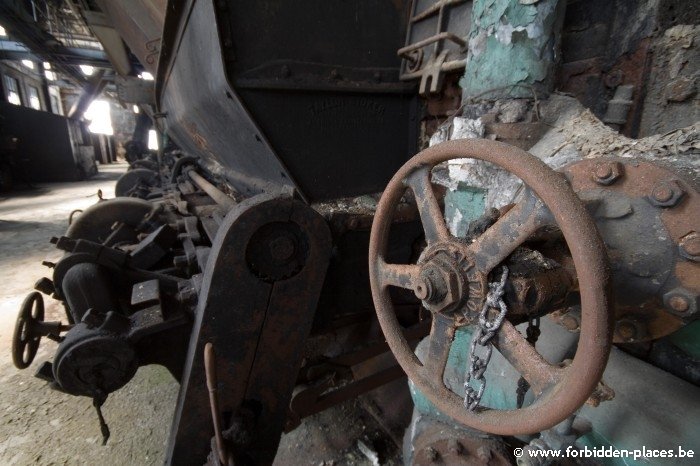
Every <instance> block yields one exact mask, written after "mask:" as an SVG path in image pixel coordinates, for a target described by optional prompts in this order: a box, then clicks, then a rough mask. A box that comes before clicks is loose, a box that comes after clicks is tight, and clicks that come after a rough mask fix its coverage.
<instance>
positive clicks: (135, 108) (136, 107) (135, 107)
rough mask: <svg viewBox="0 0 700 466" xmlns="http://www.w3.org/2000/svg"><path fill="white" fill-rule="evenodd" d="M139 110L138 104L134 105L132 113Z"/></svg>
mask: <svg viewBox="0 0 700 466" xmlns="http://www.w3.org/2000/svg"><path fill="white" fill-rule="evenodd" d="M140 111H141V110H139V106H138V105H134V113H139V112H140Z"/></svg>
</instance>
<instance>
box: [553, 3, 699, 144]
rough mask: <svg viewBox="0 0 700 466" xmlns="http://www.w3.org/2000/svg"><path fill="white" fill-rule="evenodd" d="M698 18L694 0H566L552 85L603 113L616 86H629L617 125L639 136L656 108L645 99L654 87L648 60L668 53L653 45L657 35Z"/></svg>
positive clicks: (697, 8) (599, 113)
mask: <svg viewBox="0 0 700 466" xmlns="http://www.w3.org/2000/svg"><path fill="white" fill-rule="evenodd" d="M699 21H700V2H697V1H688V0H639V1H631V0H569V1H568V2H567V9H566V16H565V21H564V29H563V33H562V54H561V55H562V65H561V67H560V71H559V76H558V78H557V89H558V90H560V91H564V92H567V93H570V94H573V95H574V96H575V97H576V98H578V99H579V100H580V101H581V103H582V104H583V105H585V106H586V107H588V108H590V109H591V111H592V112H593V113H594V114H595V115H596V116H597V117H598V118H603V117H604V115H605V114H606V110H607V109H608V105H609V102H610V100H611V99H612V98H613V96H614V95H615V90H616V89H617V87H618V86H621V85H629V86H633V95H632V103H631V106H630V110H629V113H628V116H627V122H626V123H625V124H624V125H622V127H621V128H620V131H621V132H622V133H623V134H625V135H627V136H632V137H640V136H642V133H644V128H642V126H644V125H643V124H642V120H643V119H645V118H646V119H648V117H649V115H648V113H649V112H658V108H647V105H646V103H645V101H648V100H649V96H648V94H650V93H651V94H653V93H655V92H657V91H658V89H657V88H655V87H653V86H650V83H649V80H650V76H652V74H653V69H652V68H653V63H654V62H656V61H658V57H657V55H659V54H664V53H668V51H667V50H666V49H664V47H659V46H658V41H659V39H660V38H663V36H664V34H665V32H666V31H667V30H668V29H669V28H671V27H674V26H678V25H697V24H698V22H699ZM652 97H653V96H652ZM657 97H659V98H661V97H663V96H657ZM646 126H648V125H646Z"/></svg>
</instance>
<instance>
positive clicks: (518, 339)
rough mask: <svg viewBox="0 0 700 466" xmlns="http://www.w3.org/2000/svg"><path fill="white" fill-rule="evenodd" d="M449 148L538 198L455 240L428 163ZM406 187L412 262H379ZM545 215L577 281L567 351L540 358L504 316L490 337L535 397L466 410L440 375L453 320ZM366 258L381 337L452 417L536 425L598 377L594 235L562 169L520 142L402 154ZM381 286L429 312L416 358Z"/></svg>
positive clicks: (477, 300) (598, 264)
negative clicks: (575, 317)
mask: <svg viewBox="0 0 700 466" xmlns="http://www.w3.org/2000/svg"><path fill="white" fill-rule="evenodd" d="M455 158H473V159H479V160H484V161H487V162H491V163H493V164H495V165H498V166H500V167H501V168H503V169H505V170H508V171H509V172H511V173H513V174H514V175H516V176H518V177H519V178H520V179H521V180H522V181H523V182H524V183H525V184H526V185H527V186H528V187H529V189H530V190H532V191H533V192H534V193H535V194H537V196H539V199H537V197H535V196H532V195H530V196H526V197H525V200H524V201H522V202H520V203H519V204H517V205H515V206H514V207H512V208H511V209H510V210H509V211H507V212H506V213H505V214H504V215H503V216H502V217H501V218H500V219H499V220H498V221H497V222H496V223H495V224H493V225H492V226H491V227H490V228H488V229H487V230H486V231H485V232H484V233H483V234H482V235H481V236H479V237H478V238H477V239H476V240H475V241H474V242H473V243H471V244H465V243H464V242H460V241H457V240H456V239H455V238H454V237H452V236H451V234H450V233H449V230H448V229H447V226H446V224H445V221H444V218H443V215H442V212H441V210H440V207H439V204H438V201H437V199H436V198H435V195H434V193H433V189H432V186H431V184H430V173H431V170H432V168H433V167H434V166H435V165H437V164H439V163H441V162H445V161H447V160H450V159H455ZM407 189H411V190H412V191H413V194H414V196H415V199H416V204H417V206H418V210H419V214H420V218H421V222H422V224H423V229H424V231H425V237H426V242H427V247H426V249H425V250H424V252H423V253H422V254H421V257H420V258H419V260H418V263H417V264H408V265H404V264H388V263H386V262H385V260H384V258H385V257H386V256H385V254H386V251H387V243H388V241H389V229H390V227H391V220H392V217H393V214H394V211H395V209H396V206H397V204H398V203H399V200H400V199H401V197H402V196H403V194H404V192H405V191H406V190H407ZM543 203H544V204H543ZM554 223H556V224H558V226H559V228H560V229H561V231H562V233H563V235H564V238H565V239H566V241H567V243H568V246H569V249H570V251H571V255H572V256H573V261H574V264H575V267H576V271H577V275H578V281H579V288H580V294H581V314H582V319H581V333H580V339H579V344H578V349H577V352H576V356H575V357H574V359H573V362H571V364H570V365H569V366H567V367H565V368H564V367H559V366H554V365H551V364H549V363H548V362H547V361H546V360H545V359H544V358H543V357H542V356H541V355H540V354H539V353H537V352H536V351H535V349H534V348H533V347H532V346H531V345H530V344H529V343H527V341H526V340H525V338H524V337H523V336H522V335H521V334H520V332H518V330H517V329H515V327H514V326H513V324H512V323H510V322H509V321H508V320H507V319H506V320H505V321H503V324H502V325H501V327H500V330H499V331H498V333H497V334H496V335H495V337H494V339H493V341H494V345H495V347H496V348H497V349H498V350H499V351H500V352H501V353H502V354H503V356H504V357H505V358H506V359H507V360H508V361H509V363H510V364H511V365H512V366H513V367H514V368H515V369H517V370H518V371H519V372H520V373H521V374H522V376H523V377H524V378H525V379H526V380H527V381H528V382H529V383H530V386H531V389H532V390H533V393H534V394H535V395H536V396H537V399H536V400H535V401H534V402H533V403H532V404H530V405H529V406H526V407H523V408H521V409H514V410H496V409H488V408H479V409H477V410H474V411H470V410H467V409H466V408H465V407H464V405H463V400H462V399H461V398H460V397H459V396H458V395H457V394H456V393H454V392H452V391H451V390H449V389H447V388H446V386H445V384H444V381H443V377H444V371H445V365H446V363H447V358H448V355H449V351H450V346H451V342H452V339H453V337H454V333H455V330H456V328H457V327H459V326H463V325H471V324H472V323H473V322H476V320H478V319H477V318H476V316H477V315H478V312H479V310H480V309H481V308H482V306H483V303H484V302H485V297H486V293H487V291H488V286H487V276H488V274H489V272H491V271H492V270H493V269H494V268H495V267H496V266H497V265H498V264H499V263H501V262H502V261H503V260H504V259H506V258H507V257H508V256H509V255H510V254H511V253H512V252H513V251H514V250H515V249H516V248H517V247H518V246H519V245H520V244H521V243H523V242H524V241H525V240H526V239H527V238H528V237H529V236H530V235H531V234H532V233H533V232H535V231H536V230H537V229H538V228H540V227H542V226H544V225H551V224H554ZM369 266H370V284H371V287H372V297H373V300H374V305H375V308H376V310H377V315H378V319H379V323H380V324H381V327H382V331H383V332H384V335H385V336H386V340H387V342H388V344H389V347H390V348H391V350H392V352H393V353H394V355H395V356H396V359H397V360H398V362H399V364H400V365H401V367H402V368H403V369H404V371H405V372H406V373H407V375H408V377H409V378H410V379H411V380H412V381H413V383H414V384H415V385H416V386H417V387H418V388H419V389H420V390H421V391H422V392H423V393H424V394H425V395H426V396H427V397H428V399H430V400H431V401H432V402H433V404H434V405H435V406H436V407H437V408H438V409H440V410H441V411H442V412H443V413H445V414H447V415H449V416H451V417H452V418H453V419H454V420H455V421H457V422H459V423H461V424H464V425H467V426H469V427H471V428H474V429H478V430H481V431H485V432H489V433H492V434H497V435H520V434H531V433H535V432H540V431H543V430H545V429H548V428H550V427H552V426H554V425H556V424H557V423H559V422H561V421H563V420H564V419H566V418H567V417H568V416H569V415H570V414H571V413H573V412H574V411H576V410H577V409H578V408H579V407H581V405H583V403H584V402H585V401H586V400H587V399H588V397H589V395H590V394H591V393H592V392H593V390H594V389H595V388H596V386H597V384H598V382H599V381H600V378H601V376H602V374H603V370H604V368H605V365H606V362H607V358H608V355H609V352H610V345H611V321H610V312H609V305H610V303H609V293H608V288H607V287H608V283H609V271H608V264H607V256H606V254H605V249H604V245H603V242H602V240H601V239H600V236H599V235H598V232H597V230H596V227H595V224H594V223H593V221H592V219H591V217H590V216H589V215H588V212H587V211H586V209H585V208H584V206H583V204H582V203H581V201H580V200H579V198H578V197H577V196H576V194H575V193H574V192H573V191H572V190H571V188H570V187H569V185H568V184H567V182H566V180H565V178H564V177H563V176H562V175H561V174H559V173H557V172H555V171H553V170H552V169H550V168H549V167H547V166H546V165H545V164H544V163H542V162H541V161H540V160H539V159H537V158H535V157H533V156H532V155H530V154H528V153H526V152H525V151H523V150H521V149H518V148H516V147H512V146H509V145H506V144H503V143H499V142H494V141H489V140H483V139H482V140H475V139H469V140H458V141H449V142H445V143H443V144H439V145H437V146H434V147H431V148H429V149H426V150H425V151H423V152H421V153H419V154H418V155H416V156H415V157H413V158H412V159H411V160H409V161H408V162H407V163H406V164H405V165H404V166H403V167H401V169H400V170H399V171H398V172H397V173H396V175H394V177H393V178H392V179H391V181H389V184H388V186H387V188H386V190H385V191H384V193H383V195H382V197H381V199H380V201H379V205H378V206H377V212H376V214H375V217H374V223H373V225H372V233H371V238H370V250H369ZM391 286H393V287H400V288H406V289H411V290H413V291H414V293H415V294H416V296H417V297H418V298H419V299H421V300H422V302H423V306H424V307H426V308H427V309H428V310H430V311H431V312H432V314H433V324H432V328H431V332H430V335H429V337H428V338H429V340H428V349H427V352H426V357H425V358H424V359H425V363H422V362H421V361H420V360H419V359H418V358H417V357H416V355H415V354H414V353H413V351H412V350H411V347H410V346H409V345H408V343H407V342H406V340H405V339H404V337H403V336H402V333H401V326H400V324H399V322H398V320H397V318H396V315H395V312H394V309H393V305H392V302H391V299H390V296H389V287H391ZM465 316H466V317H465ZM470 317H471V318H470Z"/></svg>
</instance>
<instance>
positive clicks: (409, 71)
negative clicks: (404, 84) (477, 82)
mask: <svg viewBox="0 0 700 466" xmlns="http://www.w3.org/2000/svg"><path fill="white" fill-rule="evenodd" d="M412 3H413V4H412V6H411V8H412V11H411V15H412V16H411V18H410V19H409V22H408V32H407V37H406V46H404V47H402V48H400V49H399V50H398V51H397V55H398V56H399V57H401V58H402V59H403V62H402V64H401V76H400V79H401V80H402V81H411V80H414V79H419V80H420V87H419V94H420V95H423V96H425V95H428V94H435V93H438V92H440V91H441V90H442V86H443V80H444V74H445V73H448V72H450V71H458V70H461V69H463V68H464V66H465V63H466V54H467V41H466V39H465V38H466V37H467V36H468V34H469V31H468V30H463V31H458V32H459V33H456V32H455V31H454V30H453V29H456V28H460V27H461V28H464V27H465V25H468V24H469V15H470V14H471V3H470V2H467V1H466V0H436V1H420V0H416V1H414V2H412ZM426 5H429V6H426ZM419 10H420V11H419Z"/></svg>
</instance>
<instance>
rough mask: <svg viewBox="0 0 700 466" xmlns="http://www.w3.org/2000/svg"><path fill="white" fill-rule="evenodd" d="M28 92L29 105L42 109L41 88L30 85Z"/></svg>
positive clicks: (35, 108)
mask: <svg viewBox="0 0 700 466" xmlns="http://www.w3.org/2000/svg"><path fill="white" fill-rule="evenodd" d="M28 91H29V92H27V94H29V106H30V107H32V108H33V109H34V110H41V100H39V89H37V88H36V87H34V86H29V88H28Z"/></svg>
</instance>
